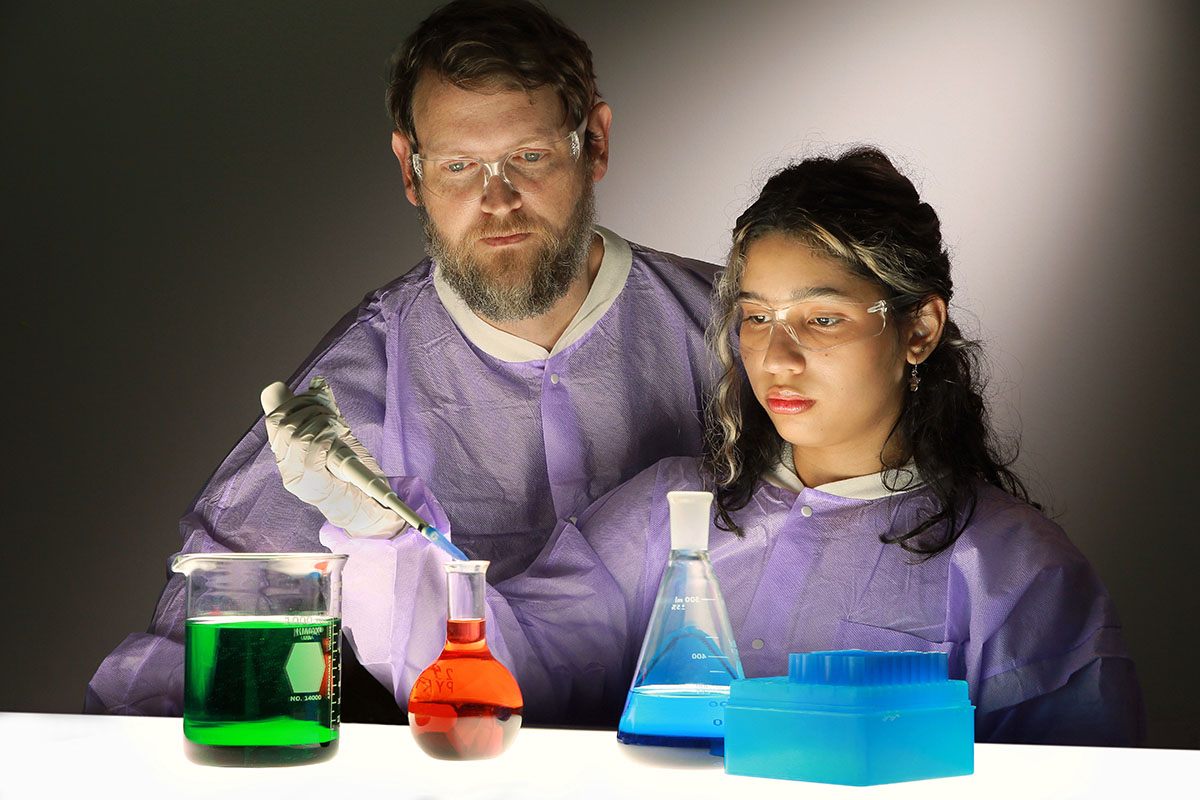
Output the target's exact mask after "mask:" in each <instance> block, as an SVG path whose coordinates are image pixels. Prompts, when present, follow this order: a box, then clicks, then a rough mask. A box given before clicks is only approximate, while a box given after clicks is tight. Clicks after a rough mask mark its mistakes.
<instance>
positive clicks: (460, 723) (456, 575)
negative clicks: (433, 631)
mask: <svg viewBox="0 0 1200 800" xmlns="http://www.w3.org/2000/svg"><path fill="white" fill-rule="evenodd" d="M445 566H446V583H447V589H448V600H447V602H448V610H449V614H448V618H447V621H446V647H445V649H443V650H442V653H441V655H439V656H438V657H437V659H436V660H435V661H434V662H433V663H432V664H430V665H429V666H428V667H426V668H425V671H424V672H422V673H421V674H420V675H419V676H418V677H417V680H416V682H415V683H414V684H413V688H412V691H411V692H410V693H409V695H408V723H409V726H410V727H411V728H412V732H413V736H414V737H416V740H417V744H418V745H420V746H421V749H422V750H424V751H425V752H426V753H428V754H429V755H431V756H433V757H434V758H441V759H446V760H451V761H467V760H471V759H478V758H492V757H493V756H498V755H500V754H501V753H503V752H504V751H505V750H507V749H508V746H509V745H510V744H512V742H513V739H515V738H516V737H517V731H518V730H519V729H520V727H521V715H522V713H523V712H524V710H525V704H524V700H522V698H521V689H520V688H519V687H518V686H517V681H516V679H515V678H513V676H512V673H511V672H509V671H508V669H506V668H505V666H504V665H503V664H501V663H500V662H499V661H497V660H496V659H495V657H494V656H493V655H492V653H491V651H490V650H488V646H487V640H486V639H485V638H484V598H485V595H484V592H485V590H486V586H485V584H484V574H485V573H486V572H487V567H488V562H487V561H449V562H447V563H446V565H445Z"/></svg>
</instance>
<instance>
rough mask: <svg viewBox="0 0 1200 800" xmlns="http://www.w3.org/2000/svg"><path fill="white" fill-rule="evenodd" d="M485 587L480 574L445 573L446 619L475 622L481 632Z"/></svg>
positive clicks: (482, 575)
mask: <svg viewBox="0 0 1200 800" xmlns="http://www.w3.org/2000/svg"><path fill="white" fill-rule="evenodd" d="M486 585H487V584H486V583H485V582H484V574H483V573H482V572H447V573H446V612H447V614H446V619H448V620H476V621H478V622H479V624H480V631H482V630H483V628H482V625H483V608H484V598H485V595H484V592H485V591H486V589H485V587H486Z"/></svg>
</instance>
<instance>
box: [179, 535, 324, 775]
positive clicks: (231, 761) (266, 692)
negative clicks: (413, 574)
mask: <svg viewBox="0 0 1200 800" xmlns="http://www.w3.org/2000/svg"><path fill="white" fill-rule="evenodd" d="M346 558H347V557H346V556H345V555H335V554H331V553H221V554H214V553H187V554H183V555H178V556H176V557H175V558H174V559H172V561H171V569H172V570H174V571H175V572H178V573H181V574H183V575H185V576H186V577H187V623H186V626H185V634H184V692H183V698H184V699H183V735H184V752H185V753H186V754H187V757H188V758H189V759H191V760H192V761H194V762H196V763H198V764H211V765H218V766H281V765H287V764H307V763H312V762H317V761H325V760H328V759H330V758H332V757H333V755H334V754H335V753H336V752H337V743H338V725H339V722H340V714H339V705H340V701H341V681H340V676H341V595H342V575H341V573H342V567H343V565H344V564H345V561H346Z"/></svg>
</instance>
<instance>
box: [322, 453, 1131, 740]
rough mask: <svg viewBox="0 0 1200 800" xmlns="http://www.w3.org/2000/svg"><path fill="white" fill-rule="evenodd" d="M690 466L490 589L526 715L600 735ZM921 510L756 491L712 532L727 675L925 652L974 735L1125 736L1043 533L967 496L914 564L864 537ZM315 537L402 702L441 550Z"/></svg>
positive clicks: (1070, 574)
mask: <svg viewBox="0 0 1200 800" xmlns="http://www.w3.org/2000/svg"><path fill="white" fill-rule="evenodd" d="M698 470H699V462H698V460H696V459H691V458H671V459H666V460H664V461H662V462H661V463H659V464H658V465H656V466H654V467H652V468H650V469H648V470H646V471H644V472H643V473H641V474H640V475H638V476H637V477H636V478H634V479H633V480H632V481H630V482H628V483H626V484H625V485H623V486H621V487H620V488H618V489H616V490H615V491H613V492H611V493H609V494H608V495H607V496H605V497H604V498H602V499H601V500H600V501H598V502H597V503H596V504H594V505H593V506H592V507H591V508H590V509H589V510H588V511H587V512H586V513H585V514H583V515H582V516H580V518H579V520H578V524H577V525H573V524H571V523H570V522H565V521H564V522H562V523H560V525H559V527H558V529H557V531H556V532H555V535H554V537H553V538H552V539H551V541H550V543H549V545H548V546H547V549H546V550H545V551H543V553H542V554H541V556H540V557H539V558H538V559H537V560H536V561H535V562H534V564H533V565H532V567H531V568H530V569H529V570H527V571H526V572H525V573H523V574H521V575H519V576H516V577H514V578H512V579H510V580H507V581H504V582H502V583H500V584H498V585H496V586H495V587H489V589H488V617H487V635H488V641H489V644H490V645H491V648H492V650H493V652H494V653H495V654H496V655H497V657H499V658H500V659H501V661H502V662H503V663H505V664H506V665H508V666H509V667H510V669H512V670H513V672H514V673H515V675H516V677H517V680H518V682H519V684H520V686H521V691H522V693H523V694H524V699H525V709H526V719H527V720H531V721H538V722H551V723H552V722H563V721H574V722H604V723H607V724H610V725H615V723H616V719H617V716H618V715H619V713H620V710H621V706H622V704H623V702H624V699H625V694H626V692H627V690H628V688H629V684H630V681H631V679H632V675H633V670H634V667H635V662H636V659H637V655H638V652H639V650H640V647H641V642H642V637H643V635H644V633H645V630H646V627H647V624H648V622H649V618H650V612H651V609H652V607H653V603H654V599H655V596H656V593H657V589H658V584H659V581H660V580H661V578H662V573H663V571H664V568H665V565H666V562H667V556H668V551H669V548H670V533H669V527H670V526H669V517H668V509H667V503H666V493H667V492H668V491H671V490H676V489H700V488H703V487H702V481H701V479H700V476H699V471H698ZM931 508H933V501H932V495H931V493H930V492H928V490H925V489H920V488H919V489H915V490H913V491H909V492H903V493H898V494H893V495H891V496H889V497H883V498H881V499H874V500H860V499H849V498H845V497H839V496H835V495H833V494H829V493H825V492H822V491H820V490H817V489H810V488H805V489H803V491H801V492H800V493H799V495H797V494H796V492H794V491H790V490H788V489H784V488H780V487H777V486H774V485H771V484H768V483H766V482H763V483H761V484H760V485H759V486H758V488H757V489H756V490H755V492H754V494H753V496H752V498H751V500H750V502H749V504H748V505H747V506H746V507H745V508H743V509H742V510H740V511H738V512H737V513H735V514H734V518H735V519H736V520H737V522H738V523H739V524H740V525H741V526H742V527H743V530H744V532H745V536H744V537H743V538H738V537H736V536H734V535H733V534H731V533H729V532H727V531H724V530H721V529H719V528H717V527H715V526H712V527H711V528H710V531H709V551H710V557H711V559H712V564H713V569H714V570H715V572H716V575H717V578H718V580H719V582H720V584H721V588H722V591H723V593H724V596H725V600H726V604H727V607H728V610H729V616H730V621H731V623H732V626H733V631H734V635H735V637H736V639H737V644H738V649H739V652H740V654H741V659H742V665H743V667H744V669H745V673H746V676H747V677H761V676H770V675H784V674H787V656H788V654H789V653H796V652H808V651H815V650H831V649H853V648H861V649H871V650H919V651H940V652H944V653H947V654H948V655H949V663H950V673H951V677H952V678H956V679H964V680H966V681H967V682H968V684H969V689H970V698H971V702H972V704H974V705H975V706H976V738H977V739H978V740H980V741H1000V742H1025V743H1069V744H1111V745H1119V744H1132V743H1136V742H1137V741H1139V740H1140V739H1141V738H1142V730H1143V711H1142V704H1141V693H1140V689H1139V687H1138V683H1137V678H1136V675H1135V672H1134V668H1133V663H1132V661H1131V659H1130V656H1129V652H1128V650H1127V648H1126V646H1125V642H1124V640H1123V637H1122V635H1121V630H1120V626H1119V623H1118V621H1117V616H1116V612H1115V610H1114V608H1113V604H1112V601H1111V600H1110V598H1109V596H1108V593H1107V592H1106V591H1105V589H1104V587H1103V585H1102V584H1101V582H1100V580H1099V579H1098V578H1097V576H1096V574H1095V572H1093V570H1092V569H1091V567H1090V566H1089V564H1088V562H1087V560H1086V559H1085V558H1084V556H1083V555H1082V554H1081V553H1080V552H1079V550H1078V549H1076V548H1075V547H1074V546H1073V545H1072V544H1071V543H1070V541H1069V540H1068V539H1067V537H1066V535H1065V534H1064V533H1063V531H1062V529H1061V528H1059V527H1058V526H1057V525H1055V524H1054V523H1053V522H1051V521H1049V520H1048V519H1046V518H1045V517H1044V516H1043V515H1042V514H1041V513H1039V512H1038V511H1037V510H1036V509H1034V508H1032V507H1031V506H1029V505H1026V504H1024V503H1021V502H1019V501H1017V500H1015V499H1014V498H1012V497H1011V496H1009V495H1007V494H1005V493H1004V492H1002V491H1000V490H998V489H995V488H994V487H991V486H987V485H981V486H980V488H979V499H978V505H977V507H976V510H975V513H974V516H973V518H972V519H971V522H970V524H969V525H968V526H967V528H966V530H965V531H964V532H963V534H962V535H961V536H960V537H959V538H958V540H957V541H956V542H955V543H954V545H953V546H952V547H951V548H950V549H949V550H947V551H944V552H942V553H941V554H939V555H937V556H935V557H933V558H931V559H929V560H927V561H925V562H921V563H913V558H912V555H911V554H909V553H907V552H905V551H904V550H902V549H901V548H900V547H899V546H898V545H895V544H884V543H882V542H881V541H880V535H881V534H884V533H889V532H892V533H894V532H898V531H899V532H906V531H908V530H910V529H911V525H912V521H913V520H914V519H923V518H924V517H925V516H927V515H928V513H929V511H930V509H931ZM322 539H323V540H324V541H325V542H326V543H327V544H328V545H329V546H330V548H331V549H332V550H334V551H335V552H344V553H349V554H350V559H349V560H348V561H347V566H346V573H345V578H346V583H345V591H346V604H345V616H344V621H345V624H346V626H347V627H348V628H349V629H350V631H351V632H352V635H353V636H354V638H355V640H356V642H357V645H358V648H359V653H360V657H362V658H363V659H364V664H366V665H367V666H368V668H369V669H370V670H371V671H372V672H373V673H374V674H376V676H377V677H379V678H380V680H381V681H382V682H384V683H390V684H391V685H392V687H393V689H394V692H395V694H396V697H397V701H398V702H400V703H401V705H403V703H404V701H405V699H406V698H407V695H408V691H409V688H410V687H411V685H412V682H413V680H414V679H415V678H416V676H417V674H419V672H420V671H421V669H422V668H423V667H424V666H426V665H427V664H428V663H430V662H431V661H432V660H433V659H434V657H435V656H436V655H437V652H438V650H439V648H440V646H441V644H442V642H443V640H444V627H443V625H444V620H445V616H446V613H445V580H444V577H443V575H442V570H441V569H440V565H441V564H442V563H443V562H444V560H445V558H446V557H445V556H444V555H442V554H441V553H440V552H439V551H437V550H436V549H434V548H433V547H430V546H428V545H427V544H426V543H424V542H422V541H420V540H418V539H416V537H413V536H410V535H406V536H401V537H399V538H398V539H397V540H396V541H394V542H368V541H363V540H352V539H349V538H348V537H346V536H345V534H344V533H343V532H342V531H340V529H337V528H335V527H333V526H332V525H327V526H326V527H325V529H324V530H323V531H322ZM389 556H390V557H389ZM389 596H391V597H393V600H392V601H391V602H380V601H379V599H378V598H381V597H389Z"/></svg>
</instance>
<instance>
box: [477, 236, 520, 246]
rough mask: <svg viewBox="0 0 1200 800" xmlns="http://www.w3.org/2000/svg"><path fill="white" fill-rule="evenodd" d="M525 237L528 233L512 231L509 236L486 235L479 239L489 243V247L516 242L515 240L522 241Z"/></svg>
mask: <svg viewBox="0 0 1200 800" xmlns="http://www.w3.org/2000/svg"><path fill="white" fill-rule="evenodd" d="M527 238H529V234H528V233H514V234H512V235H510V236H488V237H486V238H484V239H481V240H480V241H482V242H483V243H484V244H486V245H489V246H491V247H503V246H504V245H506V244H516V243H517V242H523V241H525V240H526V239H527Z"/></svg>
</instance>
